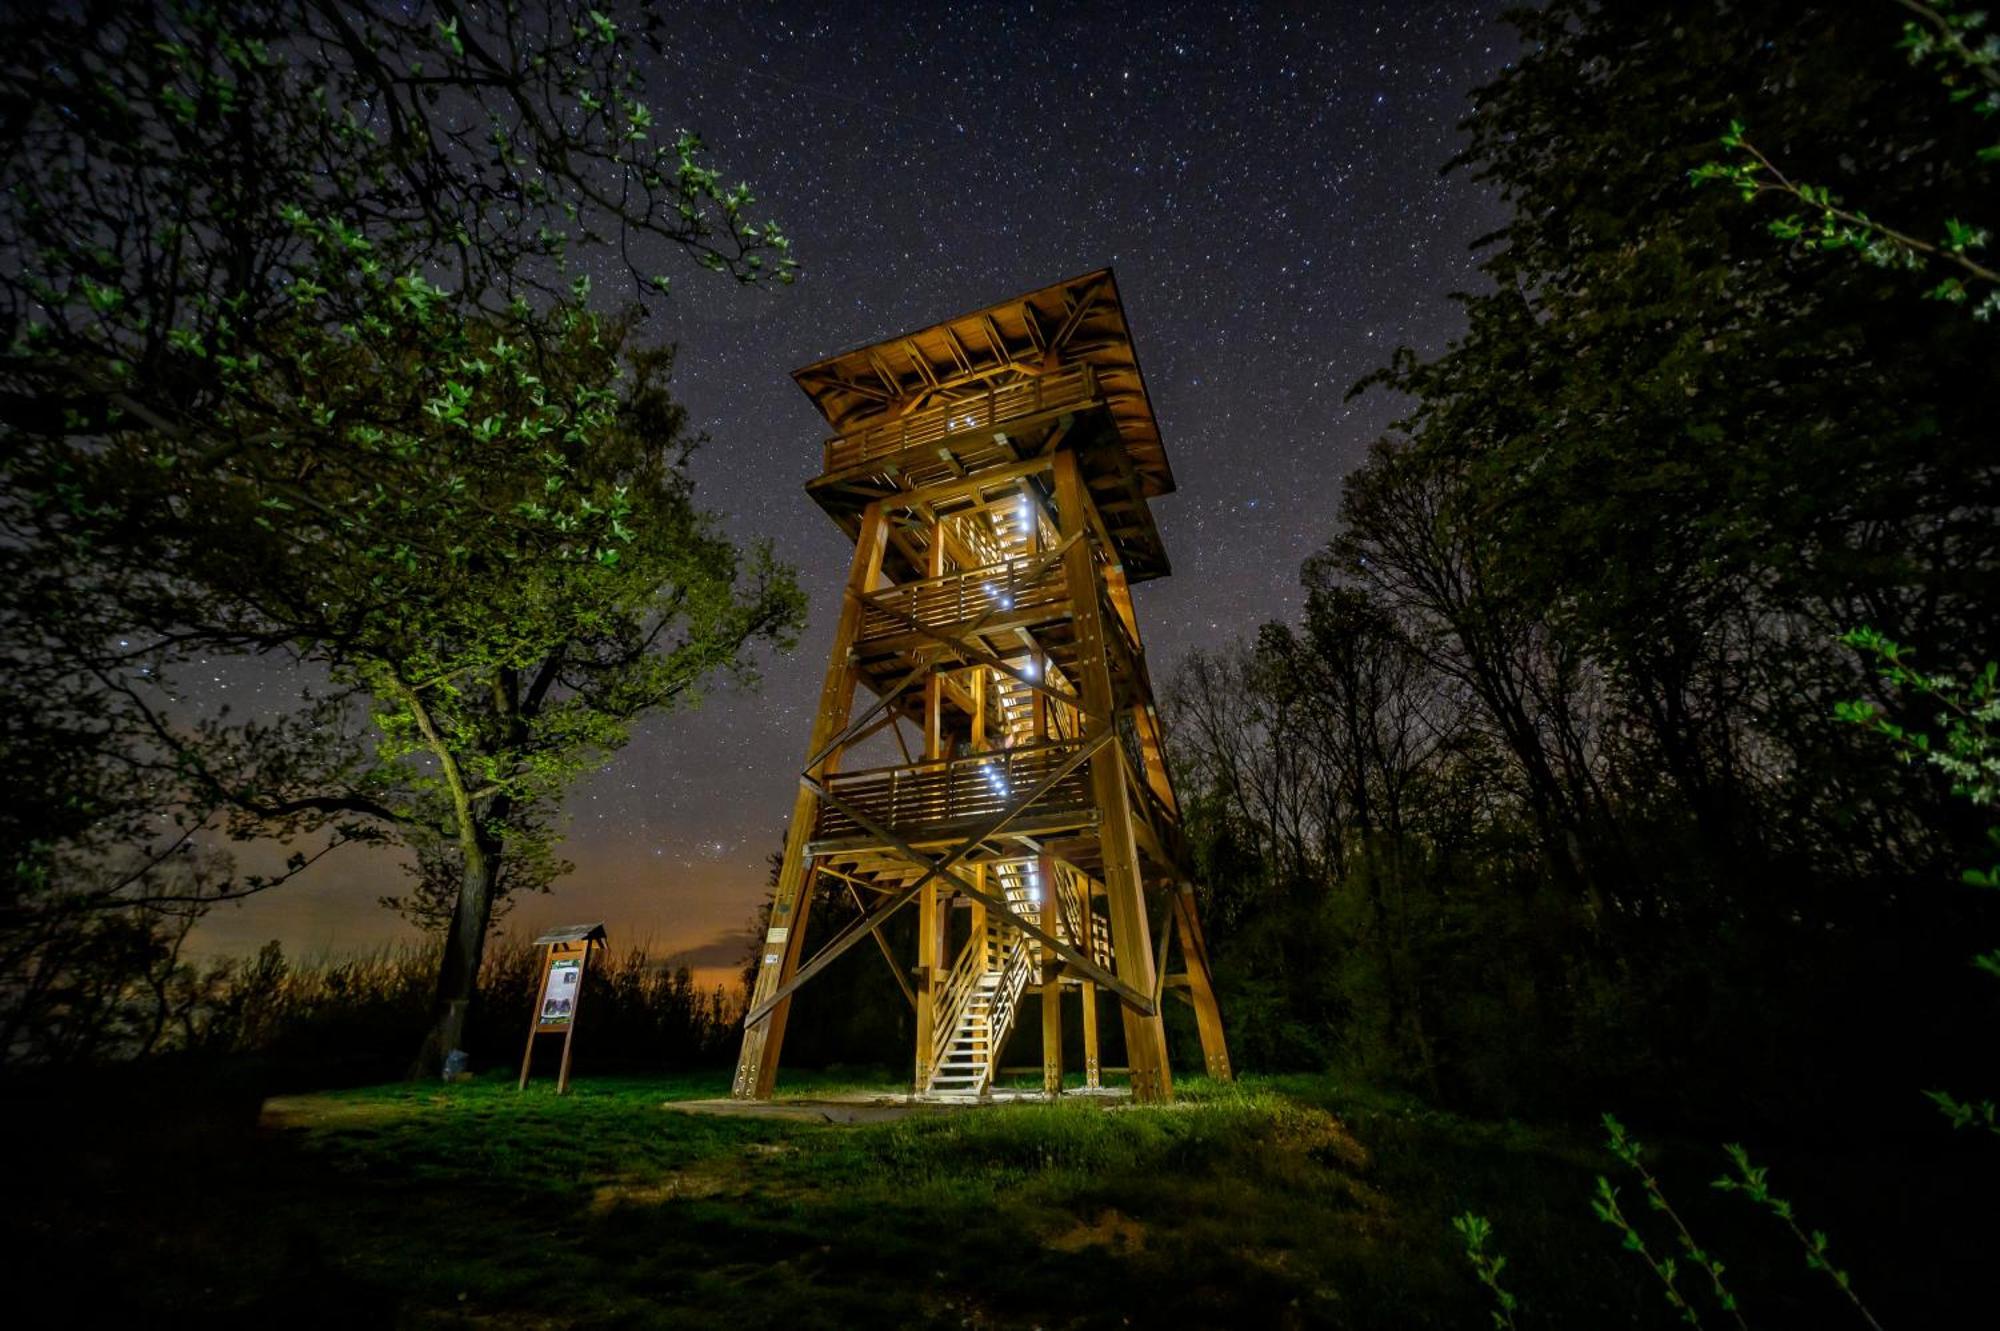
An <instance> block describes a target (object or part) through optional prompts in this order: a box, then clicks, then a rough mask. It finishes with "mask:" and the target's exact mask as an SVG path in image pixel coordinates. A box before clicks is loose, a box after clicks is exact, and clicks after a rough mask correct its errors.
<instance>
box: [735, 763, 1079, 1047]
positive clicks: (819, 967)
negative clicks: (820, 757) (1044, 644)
mask: <svg viewBox="0 0 2000 1331" xmlns="http://www.w3.org/2000/svg"><path fill="white" fill-rule="evenodd" d="M1115 733H1116V731H1115V729H1114V728H1113V727H1110V726H1106V727H1105V728H1103V729H1102V730H1100V731H1098V732H1097V734H1096V735H1095V736H1093V737H1091V738H1089V739H1086V740H1085V741H1084V742H1083V743H1081V744H1079V745H1077V747H1076V751H1075V752H1074V753H1072V754H1071V755H1070V756H1069V757H1068V758H1066V759H1064V760H1063V762H1062V764H1061V765H1060V766H1059V767H1057V768H1056V769H1055V770H1054V771H1053V772H1050V773H1049V775H1048V776H1046V777H1044V778H1043V779H1042V780H1041V782H1040V783H1039V784H1037V785H1036V786H1035V788H1034V789H1033V790H1031V791H1029V792H1028V793H1027V795H1026V796H1025V797H1023V798H1022V799H1021V800H1020V801H1019V802H1018V803H1016V804H1014V805H1012V806H1011V807H1009V808H1007V809H1005V810H1003V811H1002V812H1001V813H1000V815H999V816H998V817H996V818H994V819H993V821H992V822H990V823H988V824H987V825H986V826H984V827H982V828H980V829H979V830H977V831H975V832H974V833H973V834H972V836H971V837H969V838H968V839H967V840H965V841H964V842H962V843H961V844H960V845H958V846H956V847H955V848H953V849H952V850H951V851H950V852H948V853H947V854H945V855H943V856H942V857H940V858H938V859H936V860H932V859H928V858H926V857H924V856H923V855H922V854H921V853H920V852H918V851H917V850H915V849H913V848H911V847H910V845H909V843H908V842H905V841H902V840H901V839H900V838H898V837H896V836H895V835H894V834H893V833H891V832H888V831H887V830H886V829H884V828H882V827H881V826H879V825H878V824H875V823H874V822H872V821H871V820H870V819H869V818H868V817H867V816H866V815H865V814H862V813H860V812H858V811H857V810H855V809H854V808H853V807H851V806H850V805H848V804H847V803H845V802H844V801H842V800H841V799H840V798H839V797H838V796H836V795H834V794H832V793H831V792H830V791H828V790H827V789H826V788H825V787H824V786H822V785H820V784H819V782H817V781H815V780H813V779H812V778H811V777H809V776H807V777H800V778H799V781H800V784H802V785H804V786H805V787H806V788H807V789H808V790H810V791H812V792H813V794H815V795H816V796H818V797H819V798H820V799H823V800H826V801H827V802H828V803H830V804H832V805H833V806H834V807H835V808H837V809H839V810H841V812H843V813H845V814H847V816H848V817H850V818H853V819H854V820H855V821H856V822H858V823H859V824H860V825H861V826H862V827H864V828H867V829H868V831H869V832H871V833H872V834H874V835H876V836H880V837H882V838H883V839H884V840H886V841H888V842H890V844H892V845H894V846H895V847H896V849H897V850H898V851H899V852H901V853H903V854H905V855H907V856H910V857H912V859H913V862H915V863H917V864H920V865H922V866H924V873H923V876H922V877H921V878H918V879H917V880H916V881H915V882H913V883H911V884H909V885H908V886H907V887H904V888H902V889H900V890H898V891H897V893H896V894H895V895H894V896H893V897H891V898H890V899H889V900H887V901H885V902H883V903H882V904H881V905H879V906H877V907H876V908H875V909H874V910H873V911H870V912H869V913H868V914H867V915H865V916H863V917H862V918H861V919H858V920H852V921H850V922H849V923H848V924H847V925H846V926H845V927H843V928H842V929H841V930H840V932H838V933H836V934H835V935H834V936H833V937H832V938H830V939H828V940H827V943H826V946H825V947H823V948H821V949H820V950H819V953H818V954H817V955H816V956H814V957H813V959H812V960H811V961H808V962H806V963H805V964H804V965H803V966H800V967H799V968H798V970H797V971H796V972H794V973H793V975H792V978H791V979H789V980H787V981H786V982H785V983H783V984H781V985H779V986H778V987H777V988H776V989H775V990H773V991H772V993H771V996H770V997H769V998H767V999H765V1000H764V1001H763V1002H762V1003H759V1004H758V1005H757V1006H756V1007H754V1008H752V1009H751V1010H750V1011H749V1012H747V1013H745V1014H744V1017H743V1025H744V1028H745V1029H746V1030H747V1029H748V1028H750V1027H752V1026H755V1025H756V1024H757V1023H758V1022H760V1021H762V1020H763V1019H764V1018H765V1017H768V1016H769V1015H770V1014H771V1010H772V1009H773V1008H775V1007H777V1006H778V1004H779V1003H780V1002H782V1001H783V1000H785V999H787V998H789V997H791V996H792V994H794V993H796V992H797V991H798V988H799V986H800V985H802V984H804V983H805V982H806V981H808V980H810V979H812V978H813V977H814V976H816V975H818V974H819V973H820V972H821V971H823V970H825V969H826V968H827V967H828V966H830V965H832V964H833V962H834V961H835V960H836V959H837V958H838V957H839V956H840V955H841V953H843V952H845V951H847V949H848V948H850V947H852V946H854V944H855V943H857V942H859V941H860V939H861V935H862V934H863V933H865V932H869V931H872V930H875V929H878V928H880V927H881V925H882V923H883V921H885V920H887V919H888V918H889V917H890V916H892V915H894V914H895V913H896V912H897V911H899V910H901V909H902V908H903V907H904V906H907V905H908V904H910V902H911V901H912V900H914V899H915V897H916V895H917V893H918V892H919V891H920V890H921V889H922V888H923V886H924V885H925V884H926V883H928V882H930V881H931V880H932V879H933V878H938V877H943V878H945V879H946V880H947V881H948V882H950V883H952V884H953V885H954V886H956V887H958V888H960V889H961V890H966V891H969V890H971V889H970V885H969V884H967V883H966V882H965V880H964V879H962V878H960V877H958V876H957V875H956V874H953V873H952V872H951V866H952V865H954V864H956V863H958V862H959V861H960V860H962V859H964V858H965V857H966V856H967V855H969V854H971V853H972V851H973V849H974V848H975V847H977V846H978V845H979V844H980V843H981V842H982V841H985V840H986V838H988V837H990V836H993V835H994V834H995V833H997V832H999V831H1001V830H1002V829H1003V828H1005V827H1006V826H1007V824H1008V823H1011V822H1013V821H1014V820H1015V819H1016V818H1018V817H1020V816H1021V814H1022V813H1023V812H1025V811H1026V810H1027V809H1028V807H1029V806H1030V805H1032V804H1034V803H1035V801H1037V800H1039V799H1040V798H1041V797H1042V796H1044V795H1046V794H1048V793H1049V791H1051V790H1053V789H1055V787H1056V786H1057V785H1058V784H1059V783H1060V782H1061V781H1063V780H1064V778H1066V777H1068V776H1069V774H1070V773H1071V772H1073V771H1075V770H1076V769H1077V768H1079V767H1081V766H1082V765H1083V763H1084V761H1085V760H1086V759H1088V758H1089V757H1090V756H1091V755H1092V754H1093V753H1096V752H1097V750H1098V749H1100V748H1102V747H1103V746H1104V742H1105V741H1106V740H1108V739H1110V738H1111V736H1112V735H1113V734H1115Z"/></svg>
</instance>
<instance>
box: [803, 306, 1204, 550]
mask: <svg viewBox="0 0 2000 1331" xmlns="http://www.w3.org/2000/svg"><path fill="white" fill-rule="evenodd" d="M792 377H793V379H794V380H795V381H796V382H797V383H798V385H799V387H800V388H801V389H803V390H804V391H805V393H806V395H807V396H808V397H810V398H811V399H812V400H813V405H814V406H815V407H817V408H819V410H820V412H821V413H822V414H823V415H824V416H825V418H826V420H827V422H828V423H829V424H830V425H832V426H833V428H834V430H835V434H834V435H833V436H832V437H831V438H829V439H827V440H826V442H825V445H824V447H823V450H822V460H821V461H822V471H821V474H820V475H819V476H818V477H817V478H816V479H814V480H813V481H811V482H809V483H808V484H807V486H806V491H807V493H808V494H810V495H812V497H813V499H814V500H815V501H816V502H817V503H818V504H819V505H820V506H821V507H822V508H823V509H825V510H826V512H827V513H828V514H829V515H831V516H832V517H833V519H834V520H835V521H836V522H838V523H839V524H840V525H841V527H842V528H843V529H844V530H845V531H847V533H848V534H849V535H850V536H853V535H858V534H859V531H860V515H861V513H862V511H863V510H865V509H866V508H867V506H868V505H869V504H871V503H873V502H874V501H876V500H878V499H884V498H885V497H887V498H889V499H890V500H891V502H892V503H893V502H894V501H895V500H897V499H903V500H905V501H906V502H905V503H904V504H903V505H902V506H901V507H902V511H904V512H906V513H909V514H912V515H916V516H918V517H921V518H922V519H923V520H924V521H931V520H934V519H936V518H939V517H949V516H951V515H952V514H954V513H956V512H961V511H964V509H965V508H966V507H967V506H968V505H973V506H976V505H977V504H980V503H983V502H985V501H986V500H987V499H989V498H991V497H993V496H995V495H998V494H1002V493H1005V492H1007V491H1008V490H1010V489H1014V488H1018V487H1019V485H1020V484H1021V478H1022V477H1023V476H1024V475H1031V474H1033V473H1034V471H1035V470H1036V464H1037V463H1045V462H1046V460H1047V458H1048V457H1049V455H1050V454H1052V453H1053V452H1054V451H1055V450H1056V449H1057V448H1058V447H1063V448H1069V449H1072V450H1074V451H1075V452H1076V454H1077V457H1078V460H1079V462H1080V463H1081V466H1082V469H1083V473H1084V479H1085V483H1086V485H1087V486H1088V487H1089V490H1090V494H1091V499H1092V501H1093V505H1094V507H1095V510H1096V512H1097V515H1098V518H1099V520H1100V521H1101V523H1102V525H1103V532H1102V536H1103V537H1104V538H1105V540H1106V541H1107V542H1108V546H1109V549H1110V551H1111V553H1112V554H1113V555H1114V556H1115V557H1116V558H1117V560H1118V561H1119V563H1120V565H1121V567H1122V568H1123V569H1124V571H1125V576H1126V578H1127V580H1128V581H1130V582H1142V581H1145V580H1146V579H1148V578H1157V577H1164V576H1165V575H1166V574H1167V573H1168V572H1169V571H1170V566H1169V564H1168V562H1167V555H1166V548H1165V546H1164V544H1163V543H1162V542H1161V540H1160V534H1159V531H1158V529H1157V527H1156V526H1155V525H1154V522H1153V515H1152V511H1151V509H1150V507H1149V506H1148V504H1149V501H1150V500H1153V499H1156V498H1159V497H1160V496H1162V495H1166V494H1171V493H1172V492H1173V489H1174V478H1173V472H1172V469H1171V468H1170V467H1169V466H1168V464H1167V456H1166V450H1165V448H1164V447H1163V446H1162V445H1161V443H1160V432H1159V426H1158V424H1157V423H1156V422H1155V421H1154V418H1153V408H1152V403H1151V400H1150V399H1149V398H1148V396H1147V393H1146V385H1145V379H1144V377H1143V375H1142V374H1141V373H1140V369H1139V362H1138V357H1137V355H1136V354H1135V352H1134V351H1133V348H1132V337H1131V332H1130V330H1129V329H1128V328H1127V327H1126V324H1125V313H1124V307H1123V305H1122V303H1121V302H1120V300H1119V296H1118V284H1117V280H1116V278H1115V277H1114V276H1113V275H1112V272H1111V270H1110V269H1108V268H1101V269H1098V270H1096V271H1094V272H1090V273H1085V274H1083V275H1082V276H1080V277H1076V278H1072V279H1070V280H1068V281H1065V282H1058V283H1056V284H1054V285H1052V286H1048V287H1043V288H1042V289H1040V290H1039V291H1031V292H1028V293H1026V294H1024V295H1021V296H1016V297H1015V298H1013V299H1012V300H1006V301H1001V302H1000V303H999V304H997V305H991V306H988V307H987V308H985V309H983V310H978V311H974V312H973V313H970V314H966V315H961V316H960V317H958V318H956V319H949V320H946V321H945V322H943V323H940V324H934V325H932V326H931V327H929V328H924V329H919V330H916V331H914V332H910V333H905V334H902V335H900V336H897V337H893V338H890V339H887V340H886V341H881V342H876V343H872V344H870V345H868V346H865V347H860V348H856V349H855V350H852V351H846V352H842V353H841V354H839V355H837V356H830V357H827V358H826V359H824V360H821V361H818V362H816V363H814V364H812V365H809V366H807V367H805V368H804V369H802V370H798V371H795V372H794V373H793V376H792ZM923 552H924V546H923V541H922V538H921V536H920V535H908V536H906V537H905V538H904V539H902V540H899V541H898V542H897V548H896V549H895V551H893V552H892V558H891V576H892V577H893V578H894V579H895V580H897V581H902V580H904V579H905V578H916V577H922V576H923V575H924V572H925V570H924V568H923V567H922V563H923Z"/></svg>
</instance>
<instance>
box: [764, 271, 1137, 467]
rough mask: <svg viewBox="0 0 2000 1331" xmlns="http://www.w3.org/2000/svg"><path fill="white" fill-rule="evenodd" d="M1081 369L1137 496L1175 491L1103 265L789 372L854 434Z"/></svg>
mask: <svg viewBox="0 0 2000 1331" xmlns="http://www.w3.org/2000/svg"><path fill="white" fill-rule="evenodd" d="M1086 364H1087V365H1089V366H1090V367H1091V372H1092V373H1093V375H1094V376H1095V378H1096V382H1097V384H1098V388H1099V395H1100V396H1101V397H1102V399H1103V400H1104V403H1105V406H1106V407H1107V408H1108V409H1109V411H1110V413H1111V417H1112V420H1113V421H1114V422H1115V424H1116V426H1117V430H1118V436H1119V440H1120V443H1121V444H1122V446H1123V450H1124V452H1125V454H1126V456H1127V457H1128V458H1129V459H1130V460H1131V463H1132V468H1133V471H1134V473H1136V479H1137V481H1138V489H1139V493H1140V495H1141V496H1142V497H1144V498H1148V499H1151V498H1157V497H1158V496H1160V495H1164V494H1171V493H1173V489H1174V476H1173V471H1172V469H1171V468H1170V467H1169V466H1168V465H1167V454H1166V449H1165V447H1164V446H1163V445H1162V444H1161V443H1160V427H1159V423H1158V422H1157V421H1155V420H1154V418H1153V406H1152V402H1151V400H1150V399H1149V398H1148V397H1147V396H1146V381H1145V378H1144V376H1143V375H1141V374H1140V372H1139V358H1138V355H1137V353H1136V352H1135V351H1134V349H1133V347H1132V334H1131V331H1130V330H1129V329H1128V328H1127V327H1126V324H1125V307H1124V305H1123V303H1122V302H1121V301H1120V300H1119V297H1118V280H1117V278H1116V277H1115V276H1114V275H1113V273H1112V271H1111V269H1109V268H1099V269H1096V270H1095V271H1093V272H1088V273H1084V274H1083V275H1081V276H1079V277H1073V278H1070V279H1068V280H1067V281H1062V282H1056V283H1053V284H1051V285H1049V286H1045V287H1042V288H1040V289H1039V290H1035V291H1030V292H1027V293H1025V294H1023V295H1019V296H1015V297H1013V298H1012V299H1011V300H1003V301H1000V302H998V303H996V304H993V305H988V306H987V307H986V308H984V309H981V310H974V311H972V312H971V313H969V314H962V315H960V316H958V317H957V318H955V319H947V320H945V321H944V322H942V323H936V324H932V325H931V326H930V327H928V328H919V329H916V330H914V331H912V332H908V333H903V334H901V335H899V336H897V337H891V338H886V339H884V340H883V341H880V342H875V343H871V344H869V345H867V346H863V347H856V348H854V349H853V350H852V351H843V352H841V353H840V354H838V355H834V356H828V357H827V358H826V359H824V360H820V361H816V362H814V363H813V364H811V365H808V366H806V367H805V368H804V369H800V370H794V371H793V372H792V378H793V379H794V380H795V381H797V383H798V385H799V387H800V388H801V389H803V390H804V391H805V394H806V396H807V397H809V398H811V399H812V401H813V405H814V406H815V407H818V408H819V410H820V414H821V415H823V416H825V417H826V419H827V423H828V424H830V425H831V426H832V427H833V428H834V431H835V432H836V433H838V434H852V433H855V432H857V431H862V430H867V429H870V428H872V427H875V426H878V425H882V424H884V423H886V422H890V421H894V420H896V419H897V418H899V417H902V416H905V415H908V414H910V413H913V412H917V411H921V410H924V409H925V408H927V407H935V406H939V405H941V404H943V403H946V402H950V401H952V400H953V399H954V398H957V397H959V396H962V395H967V394H971V393H975V392H984V391H985V390H986V389H988V388H989V387H995V386H1001V385H1006V384H1009V383H1015V382H1019V381H1021V380H1024V379H1029V378H1032V377H1034V376H1037V375H1042V374H1047V373H1049V372H1051V371H1054V370H1058V369H1067V368H1072V367H1074V366H1078V365H1086Z"/></svg>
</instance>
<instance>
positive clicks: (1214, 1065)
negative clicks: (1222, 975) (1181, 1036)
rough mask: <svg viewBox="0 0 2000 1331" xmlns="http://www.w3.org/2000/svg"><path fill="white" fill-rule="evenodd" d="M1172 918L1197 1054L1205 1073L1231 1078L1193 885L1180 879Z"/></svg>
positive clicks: (1206, 946) (1220, 1016)
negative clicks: (1197, 1041) (1195, 1031)
mask: <svg viewBox="0 0 2000 1331" xmlns="http://www.w3.org/2000/svg"><path fill="white" fill-rule="evenodd" d="M1174 921H1175V923H1176V924H1178V925H1179V927H1180V935H1181V959H1182V961H1183V962H1184V963H1185V964H1186V968H1187V977H1188V997H1189V998H1191V999H1193V1000H1194V1021H1195V1026H1196V1028H1197V1029H1198V1030H1199V1031H1200V1032H1201V1057H1202V1062H1203V1063H1204V1064H1205V1065H1206V1066H1207V1069H1208V1075H1209V1076H1211V1077H1213V1078H1215V1079H1216V1080H1217V1081H1234V1080H1235V1074H1234V1073H1233V1072H1232V1070H1231V1069H1230V1066H1229V1042H1228V1041H1227V1040H1226V1039H1225V1038H1224V1037H1223V1034H1222V1009H1221V1008H1219V1007H1217V1006H1216V1003H1215V977H1214V976H1213V975H1211V974H1210V973H1209V969H1208V940H1207V939H1206V938H1205V937H1204V936H1203V934H1202V931H1201V918H1200V916H1199V914H1198V913H1197V912H1196V911H1195V908H1194V889H1193V888H1191V887H1189V886H1188V885H1186V884H1185V883H1183V884H1182V885H1181V888H1180V890H1179V891H1178V892H1176V893H1174Z"/></svg>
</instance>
